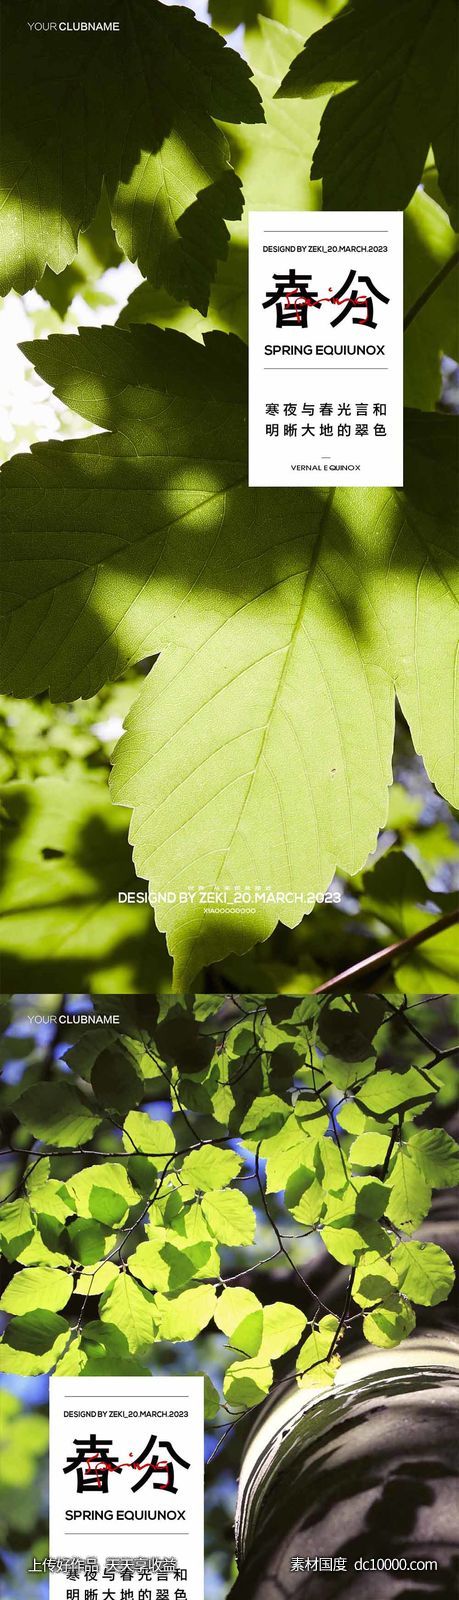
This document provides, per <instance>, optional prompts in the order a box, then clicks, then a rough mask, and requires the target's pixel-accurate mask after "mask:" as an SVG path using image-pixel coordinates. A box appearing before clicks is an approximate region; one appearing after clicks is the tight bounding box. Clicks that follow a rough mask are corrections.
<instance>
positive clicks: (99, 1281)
mask: <svg viewBox="0 0 459 1600" xmlns="http://www.w3.org/2000/svg"><path fill="white" fill-rule="evenodd" d="M119 1270H120V1269H119V1266H118V1265H117V1263H116V1261H95V1262H94V1263H93V1265H92V1266H90V1267H88V1268H87V1269H85V1268H83V1269H82V1271H81V1272H79V1273H78V1277H77V1279H76V1282H75V1286H74V1290H73V1293H74V1294H81V1295H83V1297H84V1296H85V1295H88V1297H89V1295H96V1294H97V1295H101V1294H103V1292H104V1289H109V1288H110V1286H111V1284H112V1283H113V1282H114V1280H115V1278H117V1277H118V1273H119Z"/></svg>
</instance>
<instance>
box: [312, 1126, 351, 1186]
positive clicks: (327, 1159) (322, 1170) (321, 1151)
mask: <svg viewBox="0 0 459 1600" xmlns="http://www.w3.org/2000/svg"><path fill="white" fill-rule="evenodd" d="M314 1165H315V1169H316V1172H317V1177H318V1179H319V1183H322V1184H323V1186H324V1189H326V1190H327V1191H328V1190H329V1191H330V1193H331V1194H339V1193H340V1191H341V1189H344V1188H345V1185H346V1183H347V1182H348V1174H347V1168H346V1160H345V1157H344V1156H343V1154H342V1152H341V1151H340V1150H339V1148H338V1145H337V1144H335V1140H334V1139H332V1138H328V1139H319V1140H318V1142H317V1145H316V1154H315V1158H314Z"/></svg>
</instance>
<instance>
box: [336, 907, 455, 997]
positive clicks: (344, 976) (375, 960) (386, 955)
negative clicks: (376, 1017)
mask: <svg viewBox="0 0 459 1600" xmlns="http://www.w3.org/2000/svg"><path fill="white" fill-rule="evenodd" d="M457 923H459V911H445V913H444V915H443V916H441V917H437V920H436V922H434V923H430V924H429V927H428V928H420V929H419V930H418V932H417V933H411V934H410V935H409V937H408V938H407V939H399V940H397V942H396V943H395V944H388V945H386V946H385V948H384V950H377V951H376V953H375V954H374V955H372V956H365V959H364V960H363V961H357V962H356V963H355V966H353V967H346V968H345V971H344V972H338V974H337V976H336V978H328V979H327V982H326V983H321V984H319V988H318V989H313V991H312V992H313V994H325V993H328V994H333V993H335V994H340V993H341V991H342V989H343V986H344V988H345V989H346V990H347V989H348V988H349V980H350V979H351V980H352V979H357V980H359V979H361V978H366V977H367V976H368V977H369V978H371V977H372V975H373V973H374V972H376V973H377V972H379V971H381V969H382V968H384V967H386V966H390V965H391V963H392V961H393V960H394V957H395V956H400V955H404V954H405V952H406V951H407V950H414V949H415V948H416V946H417V945H419V944H425V943H426V941H427V940H428V939H434V938H435V936H436V934H438V933H444V932H445V931H446V929H447V928H453V927H454V926H455V925H456V924H457Z"/></svg>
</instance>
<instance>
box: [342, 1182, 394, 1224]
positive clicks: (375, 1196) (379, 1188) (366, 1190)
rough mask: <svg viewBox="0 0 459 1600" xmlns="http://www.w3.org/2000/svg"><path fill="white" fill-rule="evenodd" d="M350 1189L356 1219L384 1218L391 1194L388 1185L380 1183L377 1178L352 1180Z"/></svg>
mask: <svg viewBox="0 0 459 1600" xmlns="http://www.w3.org/2000/svg"><path fill="white" fill-rule="evenodd" d="M352 1189H353V1190H354V1194H355V1209H356V1215H357V1217H360V1216H364V1217H376V1218H378V1217H382V1216H384V1213H385V1212H386V1211H387V1202H388V1200H389V1196H390V1193H391V1190H390V1188H389V1185H388V1184H386V1183H381V1181H380V1179H379V1178H353V1179H352Z"/></svg>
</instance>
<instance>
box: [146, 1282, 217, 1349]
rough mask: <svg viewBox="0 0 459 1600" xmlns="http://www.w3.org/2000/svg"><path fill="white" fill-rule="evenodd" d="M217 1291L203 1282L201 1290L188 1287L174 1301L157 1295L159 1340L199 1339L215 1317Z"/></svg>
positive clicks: (156, 1312) (156, 1311) (156, 1309)
mask: <svg viewBox="0 0 459 1600" xmlns="http://www.w3.org/2000/svg"><path fill="white" fill-rule="evenodd" d="M215 1303H216V1292H215V1289H214V1288H213V1286H212V1284H204V1283H203V1284H201V1285H200V1287H199V1288H198V1289H185V1290H184V1292H183V1294H180V1295H178V1296H177V1298H176V1299H175V1300H166V1298H165V1296H164V1295H163V1294H158V1295H157V1296H156V1300H155V1314H156V1316H157V1318H158V1324H159V1331H158V1337H159V1338H160V1339H170V1340H171V1341H172V1343H173V1342H174V1341H176V1340H183V1339H196V1338H197V1336H198V1333H201V1332H202V1329H203V1328H206V1327H207V1324H208V1322H210V1319H211V1317H213V1314H214V1310H215Z"/></svg>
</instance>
